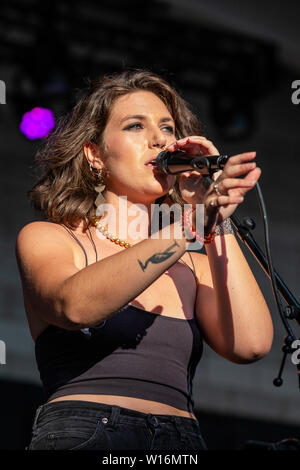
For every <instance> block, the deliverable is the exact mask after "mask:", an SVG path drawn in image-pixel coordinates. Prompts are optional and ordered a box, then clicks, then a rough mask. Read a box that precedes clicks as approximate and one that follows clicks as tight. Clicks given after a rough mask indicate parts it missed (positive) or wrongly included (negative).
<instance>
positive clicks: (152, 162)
mask: <svg viewBox="0 0 300 470" xmlns="http://www.w3.org/2000/svg"><path fill="white" fill-rule="evenodd" d="M156 158H157V157H154V158H151V159H150V160H148V161H147V162H146V163H145V165H152V166H156Z"/></svg>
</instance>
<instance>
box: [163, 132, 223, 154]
mask: <svg viewBox="0 0 300 470" xmlns="http://www.w3.org/2000/svg"><path fill="white" fill-rule="evenodd" d="M195 145H197V146H198V149H196V151H197V152H198V153H201V154H203V155H205V154H211V155H219V151H218V150H217V148H216V147H215V146H214V145H213V143H212V142H211V141H210V140H208V139H206V138H205V137H203V136H189V137H184V138H183V139H178V140H177V141H176V142H173V143H172V144H171V145H169V146H168V147H167V150H169V151H174V150H178V149H181V148H184V149H185V150H195Z"/></svg>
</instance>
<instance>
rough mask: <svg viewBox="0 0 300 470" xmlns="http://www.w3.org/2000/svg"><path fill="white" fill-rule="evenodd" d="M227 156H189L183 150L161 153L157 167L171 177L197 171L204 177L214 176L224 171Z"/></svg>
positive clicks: (157, 160)
mask: <svg viewBox="0 0 300 470" xmlns="http://www.w3.org/2000/svg"><path fill="white" fill-rule="evenodd" d="M228 158H230V157H228V156H227V155H206V156H204V155H189V154H188V153H186V152H182V151H181V150H175V151H174V152H168V151H166V150H165V151H163V152H160V153H159V154H158V156H157V158H156V166H157V167H158V169H159V170H161V171H163V172H164V173H167V174H170V175H177V174H179V173H183V172H185V171H193V170H196V171H198V172H199V173H202V174H203V175H212V173H215V172H216V171H219V170H220V169H222V168H223V167H224V166H225V164H226V162H227V160H228Z"/></svg>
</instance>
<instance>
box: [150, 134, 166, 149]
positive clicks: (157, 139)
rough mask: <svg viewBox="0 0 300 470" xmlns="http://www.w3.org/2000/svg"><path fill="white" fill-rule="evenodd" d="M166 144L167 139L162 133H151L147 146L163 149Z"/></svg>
mask: <svg viewBox="0 0 300 470" xmlns="http://www.w3.org/2000/svg"><path fill="white" fill-rule="evenodd" d="M166 144H167V137H166V135H164V134H163V133H162V132H159V131H157V132H153V134H152V135H151V136H150V137H149V146H150V147H151V148H152V147H156V148H164V147H165V146H166Z"/></svg>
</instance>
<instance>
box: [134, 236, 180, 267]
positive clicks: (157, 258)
mask: <svg viewBox="0 0 300 470" xmlns="http://www.w3.org/2000/svg"><path fill="white" fill-rule="evenodd" d="M174 246H179V245H178V243H177V242H176V241H175V242H174V243H173V245H171V246H169V248H167V249H166V250H165V251H163V252H162V253H154V255H152V256H150V258H148V259H147V261H146V263H145V264H144V263H143V262H142V261H140V260H138V262H139V265H140V267H141V268H142V270H143V271H145V270H146V268H147V266H148V264H149V263H153V264H159V263H163V262H164V261H166V260H167V259H168V258H170V256H172V255H174V253H175V251H170V250H172V248H173V247H174Z"/></svg>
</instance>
